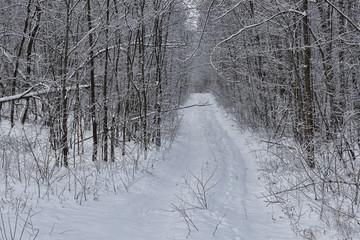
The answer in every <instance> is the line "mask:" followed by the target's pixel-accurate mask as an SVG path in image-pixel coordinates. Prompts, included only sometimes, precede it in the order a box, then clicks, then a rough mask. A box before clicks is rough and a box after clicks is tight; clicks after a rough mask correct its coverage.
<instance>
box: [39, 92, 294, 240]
mask: <svg viewBox="0 0 360 240" xmlns="http://www.w3.org/2000/svg"><path fill="white" fill-rule="evenodd" d="M206 102H207V103H209V104H211V105H208V106H203V107H193V108H187V109H184V110H182V111H181V114H182V115H183V119H182V124H181V129H180V133H179V135H178V136H177V138H176V140H175V142H174V143H173V144H172V146H171V148H170V149H168V150H167V151H165V152H164V153H162V154H158V161H156V162H155V165H154V168H151V169H150V171H143V172H141V173H139V174H137V175H136V177H137V182H136V183H134V184H133V185H132V186H131V187H130V188H129V189H128V190H129V192H128V193H127V192H126V191H125V190H123V191H120V192H118V193H117V194H114V193H111V192H110V193H108V194H105V192H100V196H99V198H98V201H95V200H93V197H89V199H88V200H87V201H83V202H82V205H79V204H78V203H74V202H73V201H70V200H64V201H61V202H60V201H49V200H44V199H41V200H39V203H38V207H36V208H34V210H33V211H34V212H37V214H35V215H34V216H33V217H32V223H33V225H34V226H35V227H36V228H38V229H39V230H40V231H39V235H38V237H37V238H36V239H38V240H49V239H53V240H55V239H59V240H60V239H64V240H65V239H66V240H72V239H73V240H81V239H84V240H85V239H86V240H92V239H94V240H95V239H96V240H98V239H107V240H112V239H113V240H115V239H131V240H137V239H139V240H140V239H147V240H149V239H154V240H160V239H186V237H187V235H188V228H187V224H186V221H185V218H184V217H183V216H182V215H181V214H180V212H178V211H175V206H176V207H178V208H180V209H185V208H186V210H185V212H184V213H186V214H187V216H189V219H190V220H191V222H192V223H193V224H194V225H195V226H196V228H197V229H198V230H196V229H195V227H194V226H192V225H191V223H189V224H190V225H189V226H190V229H191V232H190V235H189V236H188V239H197V240H208V239H224V240H225V239H226V240H229V239H235V240H237V239H239V240H240V239H245V240H247V239H250V240H252V239H258V240H259V239H297V237H296V236H295V234H294V233H292V231H291V229H290V226H289V222H288V220H287V219H286V218H285V217H284V216H283V215H282V214H281V212H279V210H277V209H274V208H273V207H272V206H268V207H267V206H266V203H264V202H263V199H259V197H260V196H261V192H262V191H263V187H262V184H261V180H259V177H258V173H257V166H256V162H255V157H254V155H253V153H252V152H251V149H250V147H249V145H248V144H247V139H250V135H249V134H248V133H246V132H240V131H239V130H238V129H237V128H236V127H235V124H233V123H232V121H231V120H230V119H229V118H227V115H226V113H225V112H224V111H223V110H222V109H221V108H220V107H219V106H218V105H217V103H216V101H215V100H214V98H213V97H212V95H211V94H192V95H191V96H190V98H189V100H188V102H187V103H186V104H185V105H192V104H202V103H206ZM212 173H214V174H213V176H212V177H210V176H211V174H212ZM196 177H198V178H199V179H200V178H201V177H202V178H203V180H204V181H203V183H205V181H206V180H209V182H208V183H207V187H211V186H213V187H212V188H210V189H207V188H206V189H207V190H208V191H207V195H206V196H207V202H208V209H200V208H191V207H190V206H200V205H199V202H198V201H197V198H196V197H195V196H194V194H192V193H191V191H190V188H189V186H191V187H192V189H193V190H196ZM200 192H201V191H200ZM181 199H182V200H181ZM217 225H218V227H217V228H216V226H217ZM214 232H215V233H214Z"/></svg>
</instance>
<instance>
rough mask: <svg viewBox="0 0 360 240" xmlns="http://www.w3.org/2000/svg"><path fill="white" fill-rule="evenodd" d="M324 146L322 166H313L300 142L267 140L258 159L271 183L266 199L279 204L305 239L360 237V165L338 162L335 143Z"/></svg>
mask: <svg viewBox="0 0 360 240" xmlns="http://www.w3.org/2000/svg"><path fill="white" fill-rule="evenodd" d="M322 148H323V149H321V150H319V152H322V153H323V154H319V155H318V156H317V163H318V164H317V167H316V168H315V169H310V168H308V167H307V165H306V162H305V161H304V157H303V155H302V154H301V153H302V150H301V149H300V147H297V146H296V144H295V143H293V142H291V141H289V140H287V141H285V140H283V141H282V142H281V144H278V143H277V144H268V145H267V147H266V148H264V149H265V150H264V151H263V152H262V153H261V154H259V158H258V159H259V163H260V164H261V169H262V174H263V177H264V178H265V179H266V182H267V187H266V188H267V191H268V193H267V194H266V195H264V198H265V199H266V200H267V201H268V202H269V203H275V204H279V205H280V206H281V208H282V209H283V211H284V213H286V215H287V216H288V217H289V219H290V221H291V225H292V229H293V231H294V232H296V233H297V234H298V235H300V236H302V237H304V238H305V239H353V238H357V237H359V236H360V235H359V233H360V232H359V224H360V218H359V204H358V200H357V197H356V196H357V195H358V189H359V179H358V174H357V175H355V176H354V175H353V174H352V172H354V171H355V172H358V170H356V169H358V166H354V165H353V166H346V162H347V163H349V161H346V160H343V162H342V161H339V159H337V156H336V155H337V153H336V152H335V151H336V147H334V145H326V144H324V145H323V146H322ZM299 153H300V154H299ZM303 154H304V155H305V153H303ZM350 162H351V161H350ZM354 196H355V197H354Z"/></svg>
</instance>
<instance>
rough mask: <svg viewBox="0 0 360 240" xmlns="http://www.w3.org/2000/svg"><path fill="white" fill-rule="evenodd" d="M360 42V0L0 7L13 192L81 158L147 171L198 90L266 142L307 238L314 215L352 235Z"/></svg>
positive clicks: (153, 0) (359, 135)
mask: <svg viewBox="0 0 360 240" xmlns="http://www.w3.org/2000/svg"><path fill="white" fill-rule="evenodd" d="M359 44H360V3H359V1H350V0H349V1H346V0H286V1H285V0H278V1H274V0H243V1H240V0H226V1H224V0H192V1H184V0H104V1H100V0H82V1H80V0H61V1H46V0H45V1H43V0H19V1H16V2H13V1H9V0H1V1H0V59H1V61H0V122H1V124H3V125H1V126H5V125H6V126H7V125H8V126H9V129H10V130H9V131H7V132H5V131H3V130H2V129H0V159H1V168H2V170H3V172H4V173H3V174H2V175H4V176H6V180H5V181H6V184H5V185H6V186H8V183H7V181H8V180H7V179H8V177H10V178H12V179H16V181H20V182H22V181H24V180H25V181H32V180H30V179H27V175H26V174H30V173H29V172H30V171H32V172H36V176H37V177H36V179H35V180H34V181H36V184H38V185H39V186H40V185H41V184H44V186H47V187H43V188H44V189H48V188H49V186H50V184H49V183H50V182H52V180H51V179H52V178H53V177H54V176H55V175H56V174H55V172H57V170H54V169H56V168H59V169H63V170H64V169H73V170H72V171H73V173H76V171H77V170H76V169H78V168H80V167H81V164H82V163H83V161H84V160H83V158H86V159H89V160H91V162H92V163H93V165H94V167H95V168H96V169H97V170H99V171H100V169H101V168H102V167H103V164H107V163H116V162H119V163H121V166H124V165H128V166H131V169H132V171H137V170H138V166H139V161H140V159H142V158H145V159H146V158H147V153H148V152H149V151H150V150H152V149H158V150H159V149H161V148H162V146H163V145H164V144H165V145H166V144H167V143H169V142H171V141H172V140H173V139H174V137H175V136H176V133H177V126H178V122H179V121H180V119H179V116H178V112H177V110H178V109H181V108H182V104H183V103H184V100H185V99H186V98H187V96H188V94H189V92H211V93H212V94H213V95H214V96H215V97H216V98H217V100H218V101H219V103H220V104H221V105H222V106H224V107H225V108H226V110H227V111H228V112H229V113H230V114H231V115H232V116H233V118H234V119H235V120H236V122H237V123H238V124H239V126H241V127H242V128H246V129H251V131H253V132H254V133H256V134H257V135H258V136H259V137H260V138H261V139H262V141H263V143H265V145H266V148H265V149H263V150H264V151H262V153H261V154H259V162H260V165H261V166H260V167H259V168H260V169H262V171H261V174H262V176H263V177H264V178H266V180H267V181H268V185H267V186H265V187H266V190H267V193H266V194H264V195H263V197H264V200H265V201H267V202H269V204H270V203H271V204H273V203H274V204H278V205H280V206H281V207H282V208H283V210H284V212H285V213H286V214H287V215H288V217H289V218H290V221H291V223H292V226H293V230H294V231H295V232H301V234H302V235H303V237H305V238H309V239H311V238H313V237H314V236H315V235H314V233H313V231H314V229H312V228H311V227H309V228H304V227H303V226H302V223H301V216H302V215H301V214H302V213H301V212H302V211H304V212H312V213H315V214H316V215H317V216H318V217H319V219H321V220H322V222H323V223H324V225H326V226H327V227H328V228H334V229H336V230H337V232H338V233H339V234H341V236H343V237H351V236H352V234H354V233H355V232H357V231H358V230H357V229H358V225H359V224H360V215H359V204H360V199H359V197H360V196H359V194H360V164H359V161H360V158H359V154H360V81H359V79H360V66H359V65H360V60H359V59H360V45H359ZM9 146H10V147H9ZM264 153H265V154H264ZM25 159H26V160H25ZM29 159H31V160H29ZM125 159H126V160H125ZM129 159H130V160H129ZM9 166H12V167H9ZM9 169H11V170H9ZM26 169H27V170H26ZM29 169H31V170H29ZM64 171H66V170H64ZM79 171H80V170H79ZM70 175H71V174H70ZM13 181H15V180H13ZM76 181H80V180H79V179H76V177H75V175H74V182H76ZM40 182H42V183H41V184H40ZM124 185H125V184H124ZM44 191H46V192H48V190H44ZM40 192H41V191H40V187H39V196H40ZM82 194H84V196H85V193H82ZM299 199H306V202H304V203H302V202H301V201H299Z"/></svg>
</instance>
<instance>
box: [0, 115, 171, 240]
mask: <svg viewBox="0 0 360 240" xmlns="http://www.w3.org/2000/svg"><path fill="white" fill-rule="evenodd" d="M19 126H21V125H20V124H18V125H16V126H15V127H14V128H11V127H10V123H9V122H8V121H4V120H3V121H2V122H1V123H0V129H1V131H0V160H1V168H0V170H1V171H0V184H1V186H2V187H1V188H0V197H1V198H0V199H1V200H0V205H1V209H0V234H1V235H0V236H1V237H0V238H1V239H4V240H5V239H6V240H7V239H19V240H20V239H39V236H41V234H43V233H41V232H40V229H39V226H37V225H36V224H34V223H33V221H32V219H33V218H36V217H37V215H38V214H39V213H41V212H42V211H43V209H45V208H46V207H44V206H47V205H48V204H49V203H52V205H53V206H58V207H59V208H61V207H64V205H70V206H73V204H76V205H82V204H84V203H85V202H86V201H100V200H101V198H103V197H104V196H109V195H117V194H124V193H126V192H128V191H129V188H131V187H132V185H133V184H135V183H136V182H137V181H138V180H139V178H141V177H143V176H144V174H146V172H147V170H148V169H149V168H151V166H153V162H154V161H155V159H159V158H160V157H161V156H157V154H158V152H157V151H155V150H150V151H148V153H147V154H146V155H147V157H146V159H145V158H144V156H145V154H144V152H143V151H142V148H141V147H140V146H138V145H137V144H135V143H129V144H127V154H126V155H125V156H122V154H121V153H120V151H118V152H116V161H115V162H108V163H105V162H103V161H98V162H92V161H91V160H90V159H91V144H90V143H89V144H86V143H85V144H81V145H78V146H79V148H77V145H76V144H75V145H73V148H72V149H71V153H70V156H71V157H70V158H69V167H68V168H65V167H61V166H60V164H59V162H58V156H56V152H54V150H53V149H52V148H51V146H50V142H49V139H48V136H49V134H48V130H47V129H46V128H43V127H40V126H37V125H33V124H31V125H30V124H27V125H24V126H21V127H19ZM170 127H172V128H173V129H171V130H172V131H173V132H174V131H176V126H169V128H170ZM174 134H175V133H174ZM168 137H172V138H173V136H168ZM135 163H136V164H137V166H135ZM40 238H41V237H40ZM43 239H46V237H45V238H43Z"/></svg>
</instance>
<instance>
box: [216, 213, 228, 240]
mask: <svg viewBox="0 0 360 240" xmlns="http://www.w3.org/2000/svg"><path fill="white" fill-rule="evenodd" d="M228 211H229V209H228V210H226V212H225V213H224V215H223V216H222V217H221V218H220V220H219V222H218V223H217V224H216V227H215V230H214V232H213V236H215V233H216V231H217V229H218V227H219V225H220V223H221V221H222V220H223V219H224V217H225V216H226V214H227V213H228Z"/></svg>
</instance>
